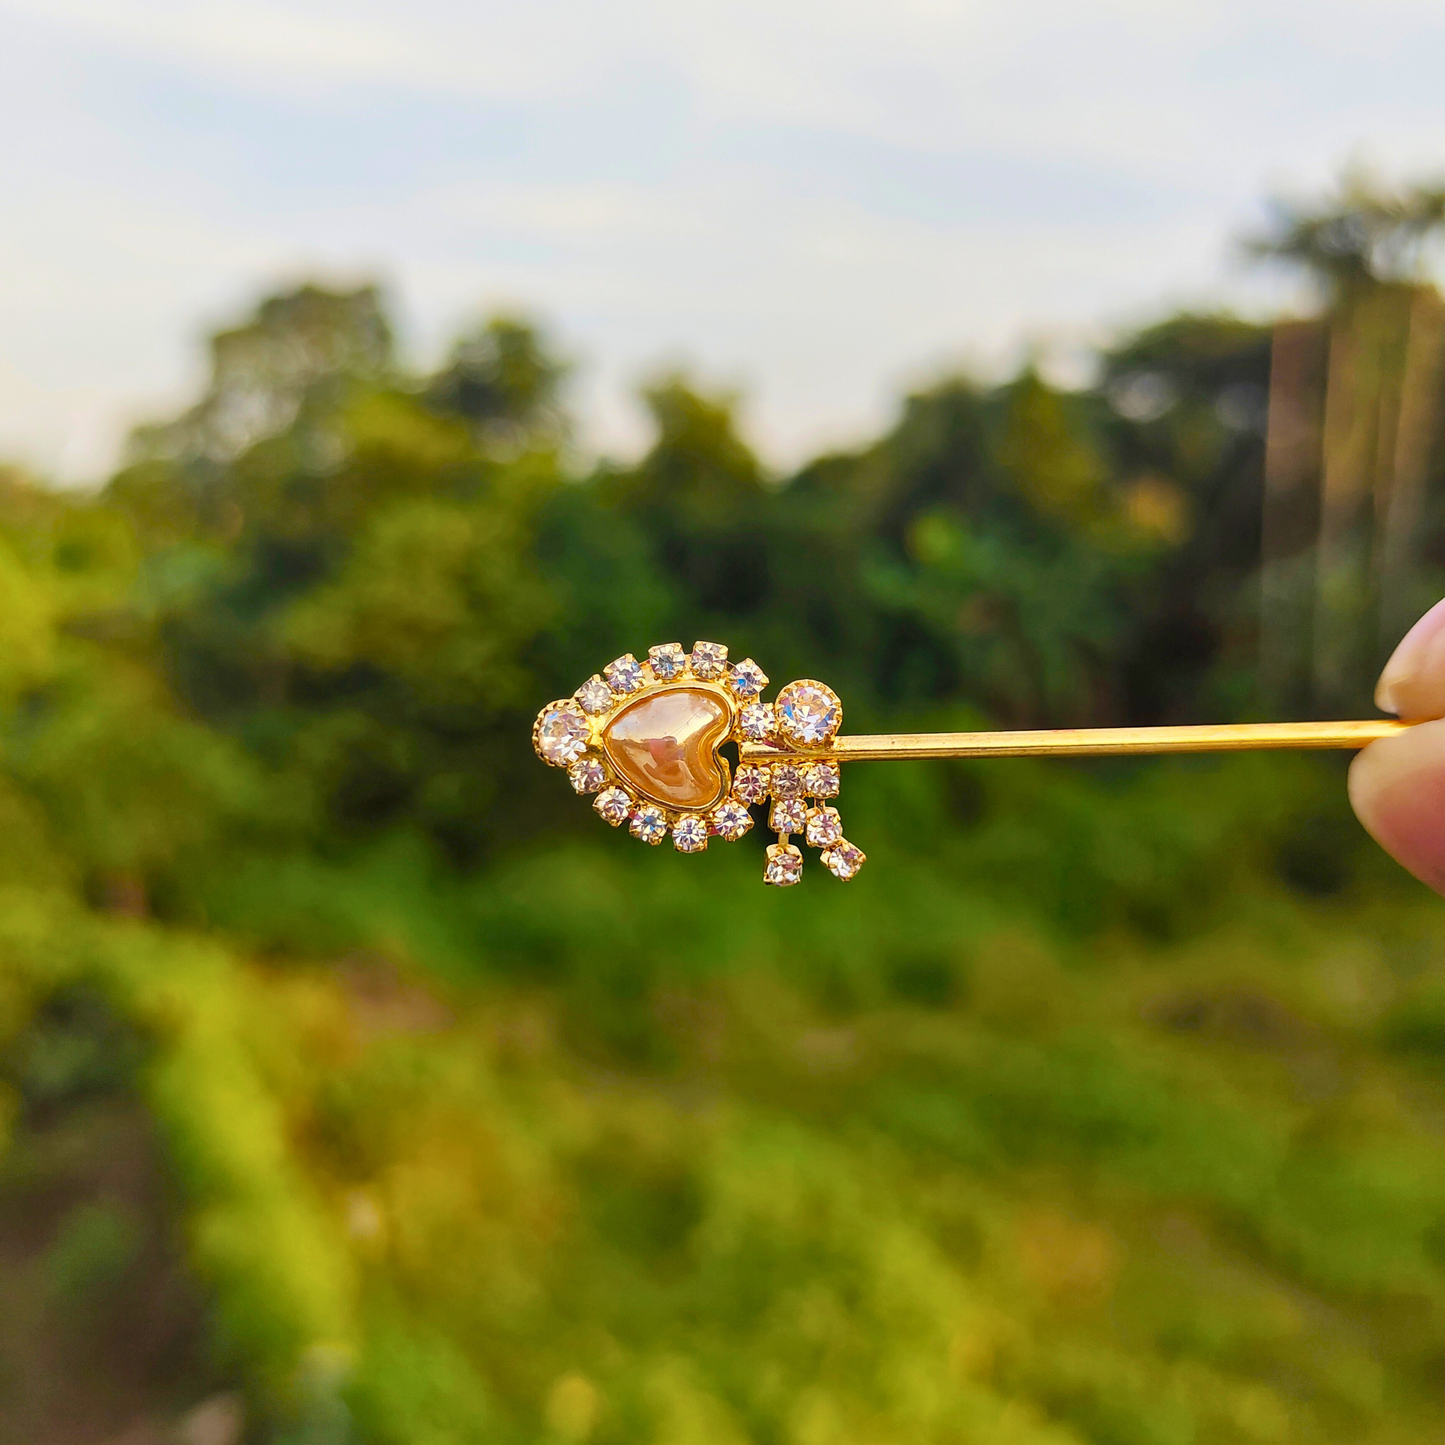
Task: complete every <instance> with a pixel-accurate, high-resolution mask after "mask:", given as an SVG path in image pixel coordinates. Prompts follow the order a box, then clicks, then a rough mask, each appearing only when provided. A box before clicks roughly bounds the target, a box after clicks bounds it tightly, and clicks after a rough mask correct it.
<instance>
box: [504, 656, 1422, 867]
mask: <svg viewBox="0 0 1445 1445" xmlns="http://www.w3.org/2000/svg"><path fill="white" fill-rule="evenodd" d="M767 685H768V678H767V675H766V674H765V673H764V672H763V670H762V668H760V667H759V666H758V665H757V663H755V662H754V661H753V660H752V658H750V657H749V658H744V659H743V660H742V661H741V662H729V661H728V650H727V648H726V647H724V646H722V645H721V644H720V643H717V642H697V643H694V644H693V648H692V651H691V652H690V653H685V652H683V650H682V648H681V646H679V644H677V643H675V642H665V643H662V644H660V645H659V646H657V647H653V648H650V649H649V650H648V654H647V660H646V661H645V662H639V661H638V660H637V658H636V657H634V656H633V655H632V654H631V653H630V652H629V653H626V654H624V655H623V656H622V657H619V658H617V659H616V660H615V661H614V662H610V663H608V665H607V666H606V667H604V668H603V669H602V671H601V673H600V674H595V675H594V676H592V677H590V678H588V679H587V681H586V682H584V683H583V684H582V686H581V687H579V688H578V689H577V691H576V692H575V693H574V694H573V695H572V696H571V697H569V698H562V699H560V700H559V701H557V702H550V703H548V704H547V706H546V707H544V708H543V709H542V711H541V712H540V713H538V714H537V721H536V723H535V724H534V725H533V727H532V746H533V747H534V748H535V749H536V750H537V756H538V757H540V758H541V759H542V761H543V762H544V763H547V764H549V765H550V766H552V767H554V768H565V769H566V770H567V777H568V779H569V780H570V782H571V784H572V786H573V787H574V788H575V789H576V790H577V792H579V793H584V794H589V795H595V797H594V798H593V804H592V806H593V807H594V808H596V810H597V812H598V813H599V814H600V815H601V816H602V818H603V819H604V820H605V821H607V822H608V823H610V824H612V826H613V827H614V828H616V827H620V826H621V825H622V824H623V823H626V824H627V826H628V831H629V832H630V833H631V834H632V836H633V837H634V838H639V839H641V840H642V841H643V842H644V843H652V844H654V845H656V844H658V843H661V842H662V841H663V839H664V838H667V837H669V836H670V837H671V838H672V844H673V847H674V848H676V849H677V850H678V852H680V853H701V852H702V851H703V850H704V849H705V848H706V847H707V845H708V842H709V841H710V840H711V839H713V838H721V839H723V841H724V842H728V843H732V842H736V841H737V840H738V839H739V838H741V837H742V836H743V835H744V834H745V833H747V832H748V831H749V829H751V828H752V826H753V815H752V813H751V812H750V811H749V809H750V808H753V807H758V806H761V805H762V804H765V803H766V804H768V826H769V827H770V828H771V829H772V830H773V832H775V833H776V834H777V835H778V841H777V842H776V843H772V844H770V845H769V846H768V850H767V861H766V863H765V864H764V867H763V881H764V882H765V883H773V884H777V885H779V886H787V885H789V884H793V883H796V882H798V881H799V879H800V878H801V877H802V874H803V852H802V850H801V849H800V848H799V847H798V846H797V845H796V844H795V843H794V842H793V841H792V839H793V838H795V837H798V838H801V839H802V840H803V841H804V842H805V843H806V844H807V845H808V846H809V847H811V848H816V849H818V851H819V858H820V860H821V862H822V864H823V866H824V867H825V868H826V869H827V870H828V871H829V872H830V873H832V874H833V876H834V877H835V878H841V879H842V880H844V881H845V882H846V881H847V880H848V879H850V878H853V877H855V876H856V875H857V873H858V870H859V869H860V868H862V866H863V864H864V863H865V862H867V858H866V856H865V855H864V853H863V852H862V851H861V850H860V849H858V848H856V847H854V845H853V844H852V843H850V842H849V841H848V840H847V839H846V838H845V837H844V836H843V822H842V819H841V817H840V816H839V813H838V809H837V808H835V807H832V806H831V805H829V804H828V803H827V802H826V800H827V799H829V798H836V797H837V796H838V788H839V782H840V778H839V771H840V769H839V765H840V764H841V763H845V762H877V761H883V760H886V759H890V758H982V757H1027V756H1045V757H1086V756H1102V755H1117V754H1121V753H1201V752H1224V751H1234V750H1239V749H1244V748H1362V747H1364V746H1365V745H1366V744H1367V743H1370V742H1373V741H1374V740H1375V739H1376V738H1382V737H1388V736H1390V735H1391V734H1393V733H1398V732H1403V731H1404V730H1405V729H1406V728H1408V727H1412V726H1413V725H1414V724H1412V723H1404V722H1396V721H1394V720H1388V721H1386V720H1381V721H1377V722H1376V721H1371V722H1304V723H1234V724H1229V725H1224V726H1203V727H1143V728H1064V729H1057V730H1051V731H1041V732H977V733H882V734H878V735H876V736H872V737H840V736H839V735H838V729H839V728H840V727H841V726H842V722H843V704H842V702H841V701H840V700H839V698H838V694H837V693H835V692H834V691H833V689H832V688H830V687H828V686H827V685H826V684H824V683H821V682H815V681H813V680H812V679H811V678H803V679H801V680H800V681H798V682H790V683H788V684H787V686H786V687H783V688H780V689H779V691H778V695H777V697H776V698H775V699H774V700H773V701H772V702H763V701H762V694H763V692H764V690H765V689H766V688H767ZM728 743H732V744H735V745H736V747H737V751H738V765H737V768H736V770H735V771H734V770H733V769H731V768H730V767H729V764H728V760H727V759H726V758H725V757H724V756H723V755H722V751H721V750H722V748H723V746H724V745H725V744H728Z"/></svg>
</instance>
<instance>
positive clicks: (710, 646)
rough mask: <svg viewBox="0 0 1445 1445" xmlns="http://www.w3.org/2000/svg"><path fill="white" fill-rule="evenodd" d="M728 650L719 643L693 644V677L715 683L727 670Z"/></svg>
mask: <svg viewBox="0 0 1445 1445" xmlns="http://www.w3.org/2000/svg"><path fill="white" fill-rule="evenodd" d="M727 665H728V650H727V648H725V647H724V646H723V645H722V643H720V642H694V643H693V645H692V671H693V676H694V677H700V678H703V679H704V680H705V681H707V682H712V681H715V680H716V679H717V678H719V677H721V676H722V675H723V673H724V672H725V671H726V670H727Z"/></svg>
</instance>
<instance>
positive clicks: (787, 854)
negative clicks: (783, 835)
mask: <svg viewBox="0 0 1445 1445" xmlns="http://www.w3.org/2000/svg"><path fill="white" fill-rule="evenodd" d="M802 876H803V855H802V853H801V852H800V851H799V850H798V849H797V848H795V847H793V845H792V844H791V843H774V844H773V845H772V846H771V847H770V848H769V849H768V861H767V862H766V863H764V864H763V882H764V883H772V884H775V885H776V886H777V887H779V888H786V887H788V886H789V884H792V883H796V882H797V881H798V880H799V879H800V878H801V877H802Z"/></svg>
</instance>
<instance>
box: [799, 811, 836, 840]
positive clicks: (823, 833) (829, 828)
mask: <svg viewBox="0 0 1445 1445" xmlns="http://www.w3.org/2000/svg"><path fill="white" fill-rule="evenodd" d="M805 836H806V837H807V839H808V847H810V848H831V847H832V846H833V844H834V843H836V842H837V841H838V840H839V839H840V838H841V837H842V836H843V820H842V819H841V818H840V817H839V816H838V810H837V809H836V808H809V809H808V827H807V832H806V834H805Z"/></svg>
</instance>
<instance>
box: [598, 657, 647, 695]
mask: <svg viewBox="0 0 1445 1445" xmlns="http://www.w3.org/2000/svg"><path fill="white" fill-rule="evenodd" d="M602 675H603V676H604V677H605V678H606V679H607V681H608V682H609V683H611V684H612V691H613V692H618V693H629V692H636V691H637V689H638V688H639V687H641V686H642V684H643V683H644V682H646V680H647V678H646V675H645V674H644V673H643V671H642V664H641V663H640V662H639V661H638V660H637V659H636V658H635V657H634V656H633V655H632V654H631V653H630V652H625V653H623V655H622V656H621V657H619V658H618V659H617V660H616V661H615V662H609V663H608V664H607V666H606V667H604V668H603V669H602Z"/></svg>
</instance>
